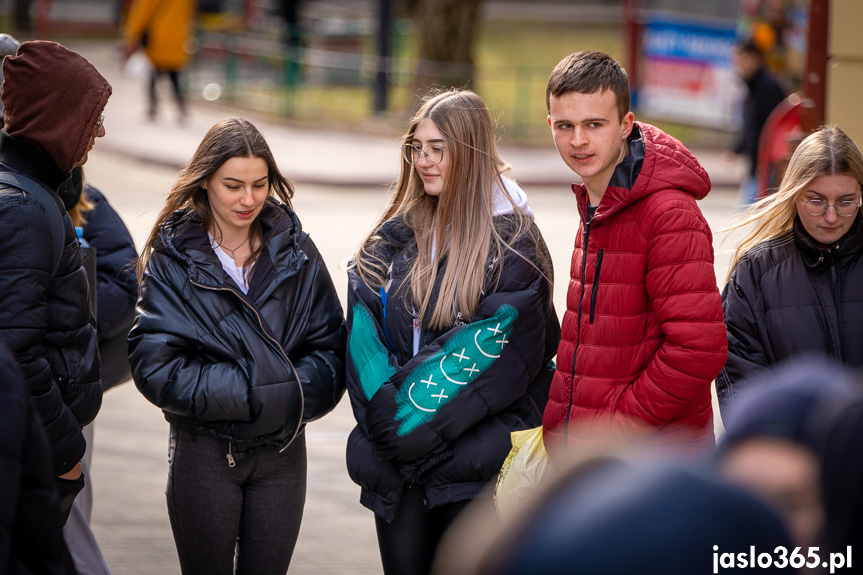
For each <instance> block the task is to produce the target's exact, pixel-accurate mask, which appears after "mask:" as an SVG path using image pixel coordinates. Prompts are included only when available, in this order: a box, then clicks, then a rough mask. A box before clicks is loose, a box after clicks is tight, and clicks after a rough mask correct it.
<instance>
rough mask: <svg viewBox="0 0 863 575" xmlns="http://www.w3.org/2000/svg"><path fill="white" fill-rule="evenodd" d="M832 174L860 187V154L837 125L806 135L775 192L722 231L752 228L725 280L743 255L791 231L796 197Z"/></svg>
mask: <svg viewBox="0 0 863 575" xmlns="http://www.w3.org/2000/svg"><path fill="white" fill-rule="evenodd" d="M836 175H845V176H851V177H852V178H854V179H855V180H857V182H858V183H859V184H860V185H861V187H863V154H861V153H860V149H859V148H858V147H857V145H856V144H855V143H854V141H853V140H852V139H851V138H849V137H848V135H847V134H846V133H845V132H843V131H842V130H841V129H839V127H838V126H835V125H826V126H822V127H821V128H819V129H818V130H816V131H815V132H813V133H811V134H809V135H808V136H807V137H806V139H804V140H803V141H802V142H800V145H799V146H797V149H796V150H794V154H792V155H791V160H790V161H789V162H788V168H787V169H786V171H785V175H784V176H783V177H782V182H781V183H780V184H779V189H778V190H777V191H776V192H774V193H773V194H770V195H769V196H767V197H766V198H763V199H761V200H759V201H757V202H756V203H754V204H753V205H752V207H750V208H749V210H747V211H746V213H745V214H743V217H742V218H741V220H740V221H739V222H738V223H736V224H734V225H733V226H731V227H729V228H727V229H725V230H722V231H723V232H731V231H734V230H736V229H739V228H743V227H746V226H749V225H750V224H752V225H753V227H752V229H751V230H749V232H747V234H746V235H745V236H744V237H743V240H741V242H740V244H738V246H737V249H735V250H734V255H733V257H732V258H731V266H730V267H729V270H728V278H726V281H727V280H728V279H731V274H732V272H733V271H734V268H735V267H736V266H737V262H739V261H740V258H742V257H743V255H744V254H745V253H746V252H748V251H749V250H751V249H752V248H754V247H755V246H757V245H758V244H760V243H762V242H764V241H766V240H770V239H773V238H776V237H779V236H781V235H783V234H785V233H788V232H789V231H791V229H792V228H793V227H794V218H796V217H797V198H798V197H800V194H802V193H803V192H805V191H806V190H807V189H808V187H809V186H810V185H811V184H812V182H813V181H814V180H815V178H817V177H819V176H836Z"/></svg>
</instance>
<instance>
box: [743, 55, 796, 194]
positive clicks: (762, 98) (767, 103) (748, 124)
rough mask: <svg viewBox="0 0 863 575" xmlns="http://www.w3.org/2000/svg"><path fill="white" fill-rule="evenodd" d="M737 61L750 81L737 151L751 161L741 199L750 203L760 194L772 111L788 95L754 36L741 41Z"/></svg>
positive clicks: (747, 82)
mask: <svg viewBox="0 0 863 575" xmlns="http://www.w3.org/2000/svg"><path fill="white" fill-rule="evenodd" d="M734 64H735V67H736V69H737V73H738V74H739V75H740V78H741V79H742V80H743V82H744V83H745V84H746V97H745V99H744V100H743V117H742V122H741V131H740V136H739V138H738V139H737V143H736V144H735V146H734V153H736V154H739V155H742V156H744V157H745V158H746V160H747V162H748V164H749V166H748V167H749V173H748V175H747V177H746V179H745V180H744V181H743V183H742V184H741V187H740V194H739V197H738V202H739V203H740V205H743V206H747V205H749V204H751V203H752V202H754V201H755V200H756V199H757V198H758V194H759V193H760V192H761V191H762V190H759V189H758V178H757V175H758V169H759V166H758V143H759V141H760V139H761V133H762V131H763V129H764V124H765V123H766V122H767V118H768V117H769V116H770V113H771V112H772V111H773V110H774V109H775V108H776V106H778V105H779V104H780V103H782V100H783V99H785V91H784V90H783V89H782V86H780V85H779V82H777V81H776V78H774V77H773V74H771V73H770V70H769V69H768V68H767V66H766V65H765V62H764V53H763V52H762V51H761V48H759V47H758V45H757V44H756V43H755V42H754V41H753V40H747V41H745V42H742V43H740V44H738V45H737V46H736V47H735V50H734Z"/></svg>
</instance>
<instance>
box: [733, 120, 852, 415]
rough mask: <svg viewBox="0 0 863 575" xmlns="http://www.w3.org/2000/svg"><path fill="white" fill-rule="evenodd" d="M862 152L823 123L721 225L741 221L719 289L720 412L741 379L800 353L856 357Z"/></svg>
mask: <svg viewBox="0 0 863 575" xmlns="http://www.w3.org/2000/svg"><path fill="white" fill-rule="evenodd" d="M861 186H863V155H861V153H860V149H859V148H858V147H857V145H856V144H855V143H854V142H853V141H852V140H851V138H849V137H848V135H847V134H845V132H843V131H842V130H841V129H839V128H838V127H836V126H824V127H822V128H820V129H819V130H817V131H815V132H813V133H812V134H810V135H809V136H808V137H807V138H806V139H804V140H803V141H802V142H801V143H800V145H799V146H798V148H797V149H796V150H795V152H794V154H793V155H792V156H791V160H790V162H789V164H788V168H787V171H786V172H785V176H784V177H783V179H782V183H781V184H780V186H779V189H778V190H777V191H776V192H775V193H773V194H772V195H769V196H767V197H766V198H764V199H762V200H760V201H759V202H758V203H756V204H754V205H753V206H752V207H751V208H750V209H749V211H747V212H746V213H745V214H744V215H743V217H742V219H741V221H740V222H739V223H737V224H736V225H734V226H732V227H731V228H730V229H729V230H728V231H730V230H735V229H739V228H746V233H745V235H744V237H743V240H742V241H741V242H740V244H739V245H738V246H737V249H736V250H735V252H734V255H733V257H732V261H731V271H730V273H729V278H728V283H727V284H726V286H725V289H724V290H723V292H722V301H723V309H724V311H725V325H726V328H727V331H728V361H727V363H726V365H725V367H724V368H723V370H722V372H721V373H720V374H719V377H718V378H717V379H716V389H717V393H718V395H719V405H720V408H721V409H722V411H723V414H725V413H727V411H728V410H729V409H731V408H733V406H734V401H735V397H736V387H735V385H736V384H737V383H738V382H739V381H740V380H741V379H743V378H748V377H749V376H752V375H756V374H759V373H762V372H764V371H766V370H768V369H770V368H772V366H774V365H776V364H778V363H780V362H782V361H784V360H786V359H790V358H793V357H796V356H799V355H801V354H804V353H820V354H824V355H826V356H828V357H830V358H832V359H833V360H834V361H835V362H836V363H837V364H845V365H848V366H857V367H859V366H861V365H863V347H861V345H860V342H861V341H863V289H861V286H863V261H861V258H860V256H861V253H863V224H861V203H863V200H861Z"/></svg>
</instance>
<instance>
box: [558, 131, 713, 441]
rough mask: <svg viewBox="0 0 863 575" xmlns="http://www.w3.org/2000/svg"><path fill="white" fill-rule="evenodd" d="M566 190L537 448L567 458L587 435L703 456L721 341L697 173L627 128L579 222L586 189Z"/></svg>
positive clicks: (703, 180) (702, 175)
mask: <svg viewBox="0 0 863 575" xmlns="http://www.w3.org/2000/svg"><path fill="white" fill-rule="evenodd" d="M639 134H640V138H639ZM572 189H573V191H574V192H575V195H576V198H577V200H578V209H579V213H580V214H581V220H582V221H581V223H580V225H579V233H578V235H577V237H576V239H575V250H574V251H573V254H572V265H571V268H570V277H571V279H570V284H569V290H568V292H567V299H566V308H567V309H566V312H565V313H564V317H563V323H562V326H561V327H562V338H561V341H560V346H559V348H558V353H557V371H556V372H555V374H554V379H553V382H552V386H551V392H550V397H549V402H548V405H547V406H546V409H545V414H544V417H543V428H544V436H545V442H546V447H547V448H548V449H549V451H550V452H554V451H560V450H566V449H568V450H571V451H574V445H575V444H576V443H578V442H580V441H583V440H585V439H587V438H588V437H592V436H595V435H602V436H610V437H614V438H622V437H626V438H631V437H638V438H642V439H646V440H647V441H649V442H653V443H661V444H666V445H668V444H675V445H679V446H681V447H684V448H685V449H686V451H692V450H701V449H705V448H709V447H712V445H713V411H712V405H711V393H710V386H711V381H712V380H713V378H714V377H716V375H717V374H718V373H719V371H720V370H721V369H722V366H723V365H724V364H725V359H726V355H727V349H728V340H727V337H726V334H725V326H724V323H723V316H722V302H721V300H720V297H719V290H718V289H717V286H716V275H715V272H714V269H713V246H712V235H711V232H710V228H709V227H708V225H707V222H706V221H705V219H704V216H703V215H702V214H701V211H700V210H699V209H698V207H697V206H696V204H695V200H696V199H701V198H704V197H705V196H706V195H707V193H708V192H709V191H710V179H709V178H708V176H707V173H706V172H705V171H704V168H703V167H702V166H701V165H700V164H699V163H698V161H697V160H696V159H695V158H694V157H693V156H692V154H691V153H690V152H689V151H688V150H687V149H686V148H684V147H683V145H682V144H681V143H680V142H678V141H677V140H676V139H674V138H672V137H671V136H669V135H668V134H665V133H664V132H662V131H661V130H659V129H658V128H656V127H654V126H650V125H647V124H642V123H636V127H635V128H634V129H633V135H632V136H630V142H629V154H627V156H626V157H625V158H624V160H623V161H622V162H621V163H620V164H619V165H618V166H617V168H616V170H615V173H614V175H613V176H612V179H611V182H610V183H609V186H608V189H607V190H606V192H605V195H604V196H603V198H602V200H601V202H600V204H599V206H598V208H597V210H596V213H595V214H594V216H593V218H592V219H590V220H589V221H588V218H587V217H586V214H587V207H588V198H587V190H586V188H585V187H584V186H583V185H573V187H572Z"/></svg>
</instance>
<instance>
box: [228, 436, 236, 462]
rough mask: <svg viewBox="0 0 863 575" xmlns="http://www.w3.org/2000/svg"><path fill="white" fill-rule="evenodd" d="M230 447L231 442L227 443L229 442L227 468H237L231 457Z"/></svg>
mask: <svg viewBox="0 0 863 575" xmlns="http://www.w3.org/2000/svg"><path fill="white" fill-rule="evenodd" d="M232 445H233V442H231V441H229V442H228V455H227V457H228V467H236V466H237V462H236V461H234V456H233V455H231V446H232Z"/></svg>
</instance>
